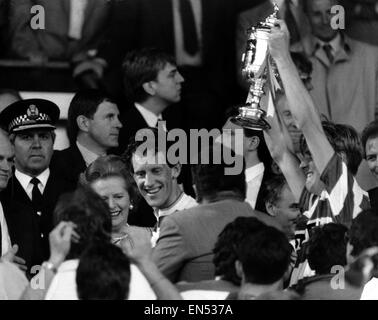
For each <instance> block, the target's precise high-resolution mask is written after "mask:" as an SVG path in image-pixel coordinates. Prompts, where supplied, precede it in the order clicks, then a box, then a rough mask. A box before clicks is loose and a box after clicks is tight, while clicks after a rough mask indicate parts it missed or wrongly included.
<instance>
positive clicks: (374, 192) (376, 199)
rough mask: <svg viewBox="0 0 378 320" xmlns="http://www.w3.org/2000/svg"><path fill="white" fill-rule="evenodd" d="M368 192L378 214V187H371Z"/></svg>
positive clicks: (372, 206)
mask: <svg viewBox="0 0 378 320" xmlns="http://www.w3.org/2000/svg"><path fill="white" fill-rule="evenodd" d="M368 192H369V199H370V205H371V208H372V209H373V210H374V212H375V213H376V214H378V187H377V188H374V189H370V190H369V191H368Z"/></svg>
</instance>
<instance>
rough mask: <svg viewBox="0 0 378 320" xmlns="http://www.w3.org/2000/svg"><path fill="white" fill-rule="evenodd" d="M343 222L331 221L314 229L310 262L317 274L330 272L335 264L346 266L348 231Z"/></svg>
mask: <svg viewBox="0 0 378 320" xmlns="http://www.w3.org/2000/svg"><path fill="white" fill-rule="evenodd" d="M347 231H348V229H347V228H346V227H345V226H344V225H342V224H336V223H329V224H326V225H324V226H319V227H316V228H314V229H313V230H312V233H311V237H310V240H309V246H308V263H309V265H310V268H311V269H313V270H314V271H315V273H316V274H317V275H320V274H329V273H331V271H332V267H333V266H345V265H346V263H347V261H346V243H347V241H346V232H347Z"/></svg>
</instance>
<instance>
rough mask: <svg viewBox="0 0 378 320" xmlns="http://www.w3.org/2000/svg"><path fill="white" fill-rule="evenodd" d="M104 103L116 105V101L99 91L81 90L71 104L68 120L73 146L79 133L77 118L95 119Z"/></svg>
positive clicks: (68, 129) (69, 135) (68, 130)
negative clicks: (94, 116) (99, 107)
mask: <svg viewBox="0 0 378 320" xmlns="http://www.w3.org/2000/svg"><path fill="white" fill-rule="evenodd" d="M104 101H108V102H112V103H114V100H113V99H112V98H111V97H110V96H109V95H107V94H106V93H105V92H102V91H100V90H97V89H86V90H81V91H78V92H77V93H76V94H75V96H74V97H73V99H72V101H71V103H70V107H69V109H68V118H67V134H68V138H69V140H70V143H71V144H73V143H75V142H76V138H77V135H78V132H79V127H78V125H77V117H78V116H85V117H87V118H93V115H94V114H95V113H96V112H97V109H98V106H99V105H100V104H101V103H103V102H104Z"/></svg>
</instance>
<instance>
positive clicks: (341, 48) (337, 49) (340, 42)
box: [305, 32, 353, 60]
mask: <svg viewBox="0 0 378 320" xmlns="http://www.w3.org/2000/svg"><path fill="white" fill-rule="evenodd" d="M311 38H312V40H311ZM305 42H306V45H305V47H312V55H313V56H315V55H316V53H317V52H318V50H319V49H320V48H321V47H322V45H324V44H327V42H324V41H322V40H320V39H318V38H315V37H310V38H309V39H306V40H305ZM328 43H329V44H330V45H331V47H332V52H333V54H334V56H335V59H338V60H339V59H348V57H349V54H350V53H351V51H352V49H353V40H352V39H351V38H349V37H348V36H347V35H345V34H344V33H342V32H340V33H339V34H338V35H337V36H336V37H335V38H334V39H333V40H332V41H330V42H328ZM305 52H308V50H306V49H305ZM310 52H311V51H310Z"/></svg>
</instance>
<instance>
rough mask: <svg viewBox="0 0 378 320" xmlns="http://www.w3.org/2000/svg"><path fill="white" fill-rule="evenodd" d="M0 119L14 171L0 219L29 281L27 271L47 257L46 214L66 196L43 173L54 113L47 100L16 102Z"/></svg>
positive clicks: (46, 171) (54, 177)
mask: <svg viewBox="0 0 378 320" xmlns="http://www.w3.org/2000/svg"><path fill="white" fill-rule="evenodd" d="M0 119H1V120H0V121H1V124H2V126H3V127H6V128H7V129H8V133H9V138H10V141H11V143H12V146H13V148H14V154H15V167H16V170H15V173H14V178H13V179H12V180H11V181H10V183H9V184H8V186H7V188H6V189H5V190H4V191H3V194H2V199H3V205H4V213H5V217H6V219H7V222H8V227H9V234H10V237H11V240H12V242H13V243H17V244H18V246H19V256H20V257H21V258H23V259H24V260H25V261H26V266H27V268H28V275H31V274H32V273H33V272H34V273H35V272H37V270H36V269H34V270H33V269H31V268H32V267H33V266H35V265H40V264H41V263H42V261H43V260H44V259H46V258H47V257H48V254H49V244H48V235H49V232H50V231H51V230H52V211H53V209H54V207H55V204H56V202H57V200H58V197H59V196H60V195H61V194H62V193H64V192H65V191H66V190H67V186H66V185H65V184H64V182H63V181H62V180H61V179H60V177H59V176H58V175H57V174H56V173H54V172H53V171H52V170H51V171H50V168H49V165H50V160H51V156H52V154H53V144H54V140H55V133H54V129H55V126H54V124H55V123H56V122H57V121H58V119H59V108H58V106H57V105H55V104H54V103H52V102H51V101H48V100H43V99H29V100H21V101H18V102H15V103H13V104H11V105H10V106H8V107H7V108H6V109H4V110H3V112H2V113H1V114H0Z"/></svg>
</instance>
